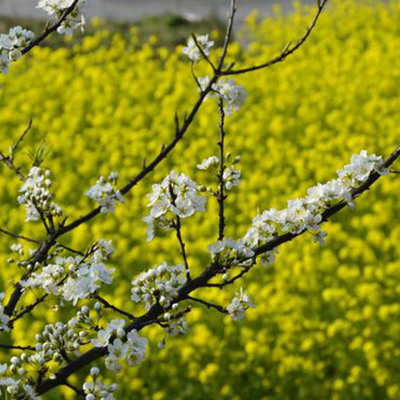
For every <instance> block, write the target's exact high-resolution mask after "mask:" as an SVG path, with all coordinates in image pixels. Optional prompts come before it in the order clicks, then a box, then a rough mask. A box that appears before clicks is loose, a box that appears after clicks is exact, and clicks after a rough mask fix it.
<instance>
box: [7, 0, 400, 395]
mask: <svg viewBox="0 0 400 400" xmlns="http://www.w3.org/2000/svg"><path fill="white" fill-rule="evenodd" d="M304 11H305V9H303V8H301V7H300V6H298V7H297V11H296V13H295V14H294V15H292V16H289V17H283V16H280V15H277V16H276V17H275V18H271V19H267V20H264V21H262V22H261V23H257V22H256V21H257V18H256V16H253V17H252V18H250V19H249V21H248V26H247V29H246V34H247V36H248V37H249V38H250V39H251V43H250V45H249V47H248V49H247V52H244V51H243V49H242V48H241V47H240V45H239V44H234V45H233V46H232V48H231V50H232V53H231V58H232V59H238V60H239V62H238V64H243V65H249V64H250V65H252V64H256V63H258V62H260V61H263V60H265V59H266V58H268V57H269V56H272V55H275V54H276V53H277V52H279V50H280V49H282V48H283V47H284V46H285V44H286V43H287V42H288V41H294V40H296V38H298V37H300V36H301V34H302V33H303V31H304V28H305V26H306V25H307V24H308V23H309V21H310V18H311V15H310V14H309V13H308V11H307V12H304ZM399 20H400V3H399V2H397V1H393V2H391V3H389V5H387V6H385V5H383V4H381V3H380V2H364V1H356V0H349V1H337V2H335V3H333V4H332V5H331V6H330V7H329V8H328V10H327V12H326V14H324V15H323V16H322V18H321V21H320V24H319V26H318V28H317V30H316V31H315V32H314V34H313V35H312V37H311V38H310V40H309V42H308V43H307V44H306V45H305V46H304V47H303V48H302V49H301V50H300V51H299V52H298V53H297V54H296V55H295V56H294V57H292V58H291V59H289V60H287V61H286V62H285V63H282V64H280V65H277V66H275V67H273V68H271V69H269V70H265V71H262V72H258V73H255V74H249V75H246V76H242V77H240V79H238V82H239V83H240V84H242V85H243V86H244V87H245V88H246V90H247V91H248V92H249V97H248V99H247V101H246V104H245V106H244V107H243V109H242V110H241V111H240V112H239V113H238V114H237V115H235V116H234V117H232V118H230V119H229V121H228V124H227V130H228V137H227V147H228V149H229V151H231V153H233V154H234V155H237V154H240V155H241V156H242V162H241V169H242V171H243V184H242V186H241V187H240V188H239V189H238V190H235V191H234V193H233V194H232V195H231V196H230V197H229V199H228V212H227V221H228V224H229V225H228V235H229V236H232V237H240V236H241V235H243V233H244V232H245V231H246V229H247V227H248V226H249V224H250V222H251V219H252V217H253V216H254V215H255V213H256V210H257V208H260V209H265V208H269V207H276V208H278V207H283V206H284V205H285V202H286V200H287V199H289V198H294V197H296V196H300V195H304V194H305V191H306V189H307V187H309V186H311V185H314V184H315V183H316V182H320V181H325V180H329V179H331V178H333V177H334V175H335V171H336V169H338V168H340V167H342V166H343V165H344V164H345V163H347V162H348V160H349V157H350V156H351V154H353V153H358V152H359V151H360V150H362V149H364V148H365V149H368V151H370V152H375V153H377V154H382V155H384V156H387V155H388V154H389V152H390V151H392V150H393V149H394V148H395V147H396V145H397V144H398V140H399V137H400V135H399V128H398V127H399V126H400V112H399V109H400V96H399V85H400V58H399V57H398V49H399V48H400V34H399V33H400V25H399V22H398V21H399ZM130 34H131V37H130V38H129V40H125V39H124V38H123V36H122V35H119V34H116V33H114V34H110V33H108V32H106V31H101V30H99V31H97V32H96V33H94V34H93V35H90V36H88V37H86V38H85V39H84V40H83V42H82V44H81V45H76V46H74V47H73V49H71V50H66V49H60V50H57V51H54V52H52V51H50V50H49V49H37V50H35V52H34V54H33V56H32V57H31V58H27V59H25V60H24V61H21V62H19V63H17V64H16V65H14V66H13V68H12V70H11V72H10V74H9V75H8V76H5V77H2V78H1V83H2V88H1V90H0V137H1V147H2V148H4V149H7V148H8V147H9V145H11V144H12V142H13V141H14V140H15V139H16V138H17V137H18V135H19V134H20V133H21V132H22V131H23V130H24V128H25V126H26V123H27V121H28V120H29V119H30V118H33V120H34V127H33V129H32V132H31V134H30V135H29V137H28V138H27V140H26V141H25V142H24V144H25V150H26V151H31V152H32V151H33V152H34V149H36V148H37V147H38V146H39V144H40V143H41V142H42V141H45V143H46V145H47V146H48V147H49V148H50V149H51V153H50V154H49V155H48V156H47V158H46V161H45V166H46V167H50V168H51V169H52V171H53V172H54V176H55V183H54V189H55V192H56V193H57V199H56V201H57V203H58V204H60V205H62V206H63V208H64V209H66V210H67V212H68V214H69V215H70V218H69V220H73V219H74V218H76V217H78V216H79V215H81V214H82V213H83V212H85V211H86V210H90V209H91V208H92V207H93V204H91V202H90V200H89V199H88V198H86V197H84V196H82V193H83V192H84V191H85V190H86V189H87V188H88V187H89V186H91V185H92V184H93V183H94V182H95V181H96V179H97V177H98V176H99V175H101V174H103V175H105V174H108V173H109V172H110V171H113V170H117V171H120V173H121V182H126V181H127V180H128V179H129V178H130V177H132V176H134V175H135V174H136V173H138V172H139V171H140V169H141V165H142V161H143V158H144V157H146V158H147V159H148V160H150V159H151V158H152V157H153V156H154V155H156V154H157V152H158V151H159V149H160V147H161V144H162V143H164V142H168V141H169V140H170V139H171V138H172V137H173V134H174V118H173V114H174V112H175V110H179V112H180V114H181V115H182V114H183V112H184V111H187V110H189V109H190V106H191V104H193V102H194V101H195V99H196V96H197V88H196V85H195V83H194V82H193V80H192V78H191V74H190V65H189V63H188V62H186V61H183V57H182V56H181V49H180V48H177V49H176V51H174V52H171V51H168V50H167V49H165V48H157V47H155V46H154V45H152V44H145V45H143V46H139V49H138V48H137V47H138V35H137V32H135V31H131V33H130ZM104 43H107V45H106V46H105V45H104ZM206 68H207V66H206V65H204V66H203V65H201V66H200V67H198V69H199V74H200V75H202V74H204V73H205V71H206ZM217 122H218V113H217V112H216V105H215V104H214V103H213V102H212V101H211V100H208V101H207V103H206V104H205V106H204V108H203V109H202V111H201V113H200V115H199V117H198V119H197V120H196V123H195V124H194V125H193V126H192V128H191V129H190V131H189V132H188V134H187V136H186V137H185V139H184V141H183V142H182V143H181V144H180V145H179V146H178V148H177V149H176V151H175V153H173V156H171V157H169V158H168V160H167V161H166V162H165V163H164V164H163V165H162V167H161V168H160V169H158V170H157V171H155V172H154V174H153V175H151V176H150V177H149V178H148V179H147V180H146V182H144V183H141V184H140V185H138V186H137V187H136V188H135V189H134V190H133V192H132V194H131V195H129V196H128V198H127V203H126V205H124V206H119V207H118V209H117V212H116V214H115V215H101V216H99V217H98V218H97V219H96V220H95V221H94V222H92V223H90V224H88V225H86V226H84V227H81V228H79V229H78V230H77V231H76V232H74V234H73V235H71V236H68V237H66V238H65V239H63V240H64V243H65V244H68V245H71V246H73V247H76V248H80V249H83V248H84V246H85V245H88V244H89V243H92V242H94V241H95V240H96V239H98V238H99V237H105V238H107V239H113V241H114V244H115V247H116V249H117V253H116V257H115V259H114V263H115V266H116V267H117V271H116V279H115V282H116V283H115V285H113V286H112V288H111V289H110V290H109V292H108V298H109V299H112V300H113V301H114V302H115V303H116V304H117V305H119V306H123V307H124V308H126V309H128V310H132V311H134V312H139V310H136V309H135V306H134V304H133V303H131V301H130V300H129V289H130V281H131V279H132V277H133V276H134V275H135V274H137V273H138V272H140V271H142V270H144V269H147V268H148V267H150V266H153V265H155V264H157V263H159V262H161V261H163V260H166V261H168V262H174V261H175V262H176V261H177V260H178V258H179V247H178V244H177V243H176V241H175V238H174V237H173V236H172V235H169V234H168V235H166V236H165V237H164V238H162V239H156V240H155V241H154V242H152V243H150V244H147V243H145V229H146V227H145V224H144V223H143V222H141V218H142V217H144V216H145V215H146V212H147V210H146V197H145V195H146V193H147V192H149V190H150V187H151V184H153V183H155V182H159V181H160V180H161V179H162V178H163V177H164V176H165V175H166V174H167V173H168V171H169V170H170V169H171V168H173V169H175V170H177V171H178V172H181V171H185V172H186V173H188V174H189V175H190V176H191V177H192V178H193V179H195V180H196V181H197V182H198V183H201V182H203V181H204V180H206V179H208V178H207V177H206V176H205V175H204V173H202V172H200V171H197V170H196V169H195V166H196V164H197V163H199V162H200V161H201V160H202V159H203V158H206V157H208V156H210V155H213V154H215V153H216V152H217V145H216V142H217V140H218V128H217ZM17 162H19V163H21V164H22V165H24V166H27V165H28V164H29V162H30V160H29V157H27V156H25V155H24V154H23V152H22V150H20V153H19V155H17ZM2 168H3V167H2ZM18 187H19V182H18V181H17V179H15V178H14V177H13V176H12V174H11V173H10V172H8V171H5V170H3V169H2V177H1V178H0V204H1V206H0V207H1V208H0V226H2V227H6V228H8V229H10V230H12V231H14V232H18V233H21V234H22V233H23V234H26V235H28V236H33V237H36V238H38V237H39V238H40V234H39V233H38V226H36V225H35V224H33V225H32V224H29V225H26V224H24V217H25V216H24V212H23V210H22V209H21V208H18V207H17V201H16V197H17V194H18ZM399 193H400V181H399V179H398V177H397V176H395V175H393V176H389V177H385V178H384V179H382V180H381V181H380V182H379V183H378V184H377V185H375V186H374V187H373V189H372V190H371V191H370V192H369V193H367V194H365V195H364V196H363V197H362V198H361V199H359V200H358V201H357V208H356V210H355V211H349V210H345V211H343V212H342V213H341V214H340V215H339V216H336V217H335V218H334V220H333V221H332V222H331V223H329V225H328V226H327V230H328V234H329V235H328V238H327V241H326V242H327V244H326V246H325V247H318V246H316V245H314V244H313V243H312V240H311V239H312V238H311V237H308V236H307V235H305V236H304V237H302V238H300V239H299V240H296V241H295V242H294V243H291V244H287V245H285V246H284V247H282V248H281V249H280V251H281V254H280V255H279V256H278V258H277V262H276V263H275V265H274V267H272V268H269V269H263V268H260V267H258V268H256V269H254V271H253V272H252V273H251V274H249V276H248V277H247V278H246V280H245V282H244V283H243V284H244V286H245V287H246V288H247V290H248V291H249V293H250V294H251V295H253V298H254V302H255V303H256V305H257V308H256V309H255V310H250V311H249V312H248V316H247V319H246V320H245V321H243V322H242V323H240V324H237V323H233V322H231V321H230V320H229V318H228V317H226V318H225V317H221V315H220V314H215V313H214V312H212V311H208V310H203V309H200V308H196V309H195V310H194V311H192V313H191V314H190V316H189V324H190V326H191V330H190V333H189V334H188V336H187V337H184V338H176V339H168V340H167V346H166V348H165V349H163V350H158V349H157V343H158V341H160V340H162V338H163V334H162V332H161V331H160V330H159V329H157V328H152V329H146V330H145V332H146V334H147V335H148V337H149V338H150V340H151V351H150V354H149V357H148V359H147V360H146V361H145V362H144V363H143V364H142V366H141V367H139V368H131V369H129V370H125V371H126V372H125V373H124V374H123V375H122V376H119V377H118V379H120V383H121V384H120V393H121V394H120V396H119V398H121V399H131V398H136V397H137V398H141V399H146V400H147V399H148V400H150V399H151V400H163V399H165V400H166V399H172V398H173V399H182V400H188V399H190V400H203V399H205V398H210V399H226V400H228V399H229V400H240V399H244V400H248V399H265V400H267V399H268V400H270V399H271V400H272V399H273V400H294V399H307V400H314V399H316V400H317V399H318V400H320V399H333V400H339V399H340V400H356V399H361V398H362V399H371V400H372V399H397V398H399V396H400V385H399V379H398V376H399V374H400V322H399V321H400V320H399V317H400V302H399V295H400V276H399V274H400V261H399V255H400V248H399V245H398V244H399V241H400V226H399V224H398V223H397V219H398V218H397V217H398V215H399V212H400V202H399ZM208 209H209V211H210V213H211V217H210V214H207V215H203V216H198V217H197V216H196V217H195V218H194V219H193V220H192V221H189V223H188V224H187V225H186V224H185V227H184V236H185V238H186V241H187V243H188V245H187V250H188V252H189V255H190V257H189V263H190V264H191V266H192V268H193V270H194V271H195V273H199V272H200V271H201V270H202V269H204V268H205V267H206V266H207V262H208V261H209V259H208V256H207V244H209V243H212V242H214V241H215V238H216V232H217V225H216V221H217V213H216V210H217V207H216V205H215V204H214V203H213V202H212V200H211V201H209V204H208ZM0 240H1V242H2V244H3V248H8V247H9V246H10V245H11V243H12V242H11V241H10V240H9V238H6V237H2V238H0ZM4 246H5V247H4ZM9 256H10V255H9V254H7V251H5V252H4V253H3V254H2V256H1V265H3V268H2V269H1V277H2V280H3V285H2V287H6V285H7V287H10V285H9V284H8V283H9V282H10V280H14V281H15V280H16V279H18V275H17V274H16V273H15V270H14V269H13V268H5V267H4V265H5V259H6V258H8V257H9ZM237 288H238V286H237V287H232V288H230V290H228V292H222V291H217V290H216V291H215V293H210V292H208V293H207V294H205V296H206V297H207V298H209V299H212V300H213V301H216V302H219V303H220V304H224V305H227V304H228V302H229V300H230V297H231V296H232V295H233V292H234V291H235V290H236V289H237ZM27 301H28V300H27ZM68 312H69V310H67V309H66V308H63V309H61V310H60V314H61V315H62V316H63V317H62V318H63V319H64V320H65V319H66V318H67V316H66V315H67V314H68ZM56 314H57V313H54V311H53V310H52V309H50V308H46V307H41V308H40V309H38V310H37V311H35V313H34V315H35V320H31V321H27V322H19V323H18V324H17V325H16V329H15V331H14V333H13V338H14V339H15V340H16V341H17V342H19V344H24V342H25V343H30V341H31V339H32V337H31V333H30V332H33V331H34V330H35V329H39V327H40V326H41V324H42V321H43V320H44V318H47V319H50V320H55V319H56V318H57V315H56ZM28 327H29V329H28ZM66 393H69V392H66ZM67 395H70V394H66V396H67ZM53 396H54V397H51V396H49V398H60V395H59V394H53Z"/></svg>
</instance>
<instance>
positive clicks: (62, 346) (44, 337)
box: [26, 322, 87, 366]
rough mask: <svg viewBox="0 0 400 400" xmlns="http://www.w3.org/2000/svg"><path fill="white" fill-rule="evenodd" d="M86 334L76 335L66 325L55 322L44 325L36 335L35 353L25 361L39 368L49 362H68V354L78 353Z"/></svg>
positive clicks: (83, 332)
mask: <svg viewBox="0 0 400 400" xmlns="http://www.w3.org/2000/svg"><path fill="white" fill-rule="evenodd" d="M86 335H87V333H86V332H85V331H82V332H80V333H79V334H77V333H76V332H75V331H74V330H73V329H72V328H70V327H69V326H68V325H66V324H63V323H62V322H57V323H56V324H54V325H51V324H49V325H46V327H45V329H44V330H43V332H42V333H41V334H38V335H36V340H37V344H36V353H35V354H34V355H32V356H30V357H27V359H26V361H27V362H30V363H33V362H37V363H38V364H39V365H40V366H43V365H44V364H45V363H48V362H50V361H56V362H58V363H62V362H64V361H68V358H67V356H66V355H67V354H68V353H77V352H79V349H80V347H81V346H82V344H83V342H84V338H85V337H86Z"/></svg>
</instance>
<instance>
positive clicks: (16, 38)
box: [0, 26, 35, 74]
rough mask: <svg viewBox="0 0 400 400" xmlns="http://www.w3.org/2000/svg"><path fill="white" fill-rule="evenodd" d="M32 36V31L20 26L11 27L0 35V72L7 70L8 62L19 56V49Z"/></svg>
mask: <svg viewBox="0 0 400 400" xmlns="http://www.w3.org/2000/svg"><path fill="white" fill-rule="evenodd" d="M34 36H35V35H34V34H33V32H31V31H29V30H26V29H23V28H21V27H20V26H16V27H14V28H11V29H10V31H9V32H8V34H2V35H0V73H3V74H6V73H7V72H8V69H9V67H10V64H11V63H12V62H13V61H17V60H18V59H19V58H20V57H21V54H22V53H21V51H22V50H23V49H24V48H25V47H26V46H27V45H28V44H29V43H30V42H31V40H32V39H33V38H34Z"/></svg>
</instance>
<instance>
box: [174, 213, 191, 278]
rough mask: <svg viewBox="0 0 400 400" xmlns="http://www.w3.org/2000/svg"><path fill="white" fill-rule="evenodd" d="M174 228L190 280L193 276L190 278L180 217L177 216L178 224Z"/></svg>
mask: <svg viewBox="0 0 400 400" xmlns="http://www.w3.org/2000/svg"><path fill="white" fill-rule="evenodd" d="M173 227H174V228H175V230H176V237H177V239H178V242H179V245H180V247H181V256H182V259H183V262H184V264H185V269H186V277H187V279H188V280H190V279H191V276H190V269H189V263H188V260H187V255H186V246H185V242H184V241H183V238H182V232H181V229H182V224H181V219H180V218H179V216H178V215H177V216H176V223H175V224H174V225H173Z"/></svg>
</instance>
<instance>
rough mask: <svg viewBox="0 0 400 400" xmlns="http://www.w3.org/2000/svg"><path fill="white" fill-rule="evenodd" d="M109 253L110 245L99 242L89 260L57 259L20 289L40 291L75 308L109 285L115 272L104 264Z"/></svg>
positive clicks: (83, 258) (80, 257)
mask: <svg viewBox="0 0 400 400" xmlns="http://www.w3.org/2000/svg"><path fill="white" fill-rule="evenodd" d="M112 253H113V249H112V247H111V242H110V241H106V240H100V241H99V242H98V243H97V245H96V250H95V251H94V253H93V254H92V256H90V257H88V258H85V257H82V256H76V257H67V258H62V257H58V258H57V259H56V262H55V264H49V265H46V266H45V267H43V268H42V270H41V272H40V273H36V272H34V273H32V275H31V276H30V277H29V278H28V279H26V280H25V281H24V282H22V285H23V286H24V287H25V288H41V289H43V290H44V291H45V292H46V293H48V294H53V295H56V296H60V297H61V298H62V299H63V300H65V301H72V302H73V304H74V305H75V304H76V303H77V302H78V301H79V300H80V299H85V298H87V297H89V296H90V294H92V293H94V292H95V291H96V290H97V289H99V288H100V286H101V285H102V284H106V285H110V284H111V283H112V280H113V277H112V273H113V272H114V271H115V269H114V268H108V267H107V266H106V265H105V264H104V262H105V261H107V260H108V259H109V258H110V257H111V255H112Z"/></svg>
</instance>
